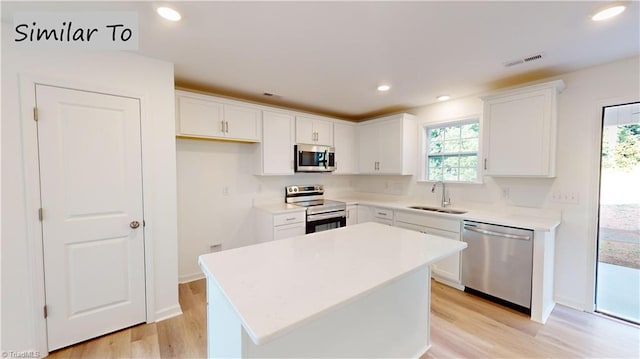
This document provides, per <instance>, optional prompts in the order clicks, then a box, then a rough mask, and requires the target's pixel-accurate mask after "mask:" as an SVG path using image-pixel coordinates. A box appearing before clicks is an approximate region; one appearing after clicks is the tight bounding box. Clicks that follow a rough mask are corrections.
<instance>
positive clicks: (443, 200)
mask: <svg viewBox="0 0 640 359" xmlns="http://www.w3.org/2000/svg"><path fill="white" fill-rule="evenodd" d="M438 183H440V184H441V185H442V203H441V204H440V205H441V206H442V208H444V207H446V206H447V205H449V204H451V198H449V200H448V201H446V200H445V199H444V197H445V193H446V190H445V186H444V182H442V181H438V182H436V183H434V184H433V187H431V193H435V192H436V186H437V185H438Z"/></svg>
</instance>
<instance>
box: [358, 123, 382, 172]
mask: <svg viewBox="0 0 640 359" xmlns="http://www.w3.org/2000/svg"><path fill="white" fill-rule="evenodd" d="M377 142H378V127H377V125H376V124H365V125H360V126H359V127H358V155H359V160H358V170H359V172H360V173H363V174H372V173H378V172H377V168H378V166H377V163H378V150H379V145H378V143H377Z"/></svg>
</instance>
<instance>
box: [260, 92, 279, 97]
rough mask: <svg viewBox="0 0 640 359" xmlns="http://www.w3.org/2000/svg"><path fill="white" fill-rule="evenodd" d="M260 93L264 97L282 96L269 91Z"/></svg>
mask: <svg viewBox="0 0 640 359" xmlns="http://www.w3.org/2000/svg"><path fill="white" fill-rule="evenodd" d="M262 95H263V96H266V97H271V98H282V96H280V95H276V94H273V93H271V92H263V93H262Z"/></svg>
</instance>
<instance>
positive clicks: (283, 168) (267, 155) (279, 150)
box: [258, 111, 295, 175]
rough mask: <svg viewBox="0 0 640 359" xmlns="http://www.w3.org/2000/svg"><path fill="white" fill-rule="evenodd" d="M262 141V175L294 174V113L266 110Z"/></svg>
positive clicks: (260, 172)
mask: <svg viewBox="0 0 640 359" xmlns="http://www.w3.org/2000/svg"><path fill="white" fill-rule="evenodd" d="M262 121H263V126H262V127H263V129H264V130H263V132H262V142H261V143H260V156H259V160H260V168H259V169H258V174H260V175H292V174H293V145H294V135H295V130H294V128H295V122H294V117H293V115H290V114H287V113H282V112H275V111H264V112H263V114H262Z"/></svg>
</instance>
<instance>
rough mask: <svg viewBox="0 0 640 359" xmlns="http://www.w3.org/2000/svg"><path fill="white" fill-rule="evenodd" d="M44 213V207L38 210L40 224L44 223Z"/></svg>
mask: <svg viewBox="0 0 640 359" xmlns="http://www.w3.org/2000/svg"><path fill="white" fill-rule="evenodd" d="M42 212H43V211H42V207H40V208H38V219H39V220H40V222H42V218H43V217H44V215H43V214H42Z"/></svg>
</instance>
